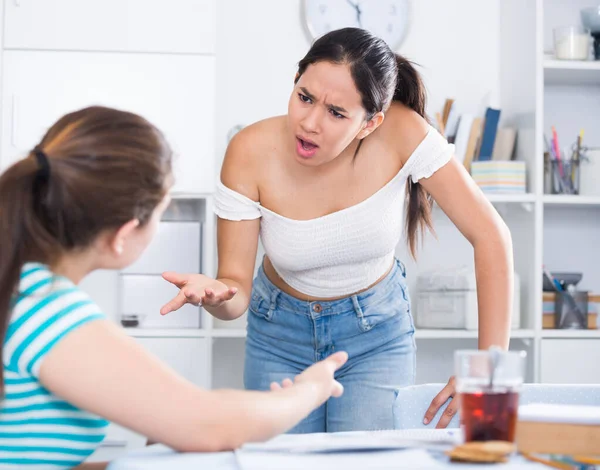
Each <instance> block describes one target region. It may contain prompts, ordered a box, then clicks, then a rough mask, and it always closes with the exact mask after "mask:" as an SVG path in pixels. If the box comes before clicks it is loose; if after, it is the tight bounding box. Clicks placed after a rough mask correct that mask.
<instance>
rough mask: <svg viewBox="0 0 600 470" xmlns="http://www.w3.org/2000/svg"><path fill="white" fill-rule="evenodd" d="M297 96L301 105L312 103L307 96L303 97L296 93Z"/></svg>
mask: <svg viewBox="0 0 600 470" xmlns="http://www.w3.org/2000/svg"><path fill="white" fill-rule="evenodd" d="M298 96H299V97H300V101H302V102H303V103H312V101H311V99H310V98H309V97H308V96H306V95H303V94H302V93H298Z"/></svg>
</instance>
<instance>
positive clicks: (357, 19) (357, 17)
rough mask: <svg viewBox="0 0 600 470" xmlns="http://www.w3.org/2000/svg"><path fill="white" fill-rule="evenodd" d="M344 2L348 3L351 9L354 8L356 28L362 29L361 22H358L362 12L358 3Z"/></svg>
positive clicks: (347, 0) (348, 0)
mask: <svg viewBox="0 0 600 470" xmlns="http://www.w3.org/2000/svg"><path fill="white" fill-rule="evenodd" d="M346 2H348V3H349V4H350V5H351V6H352V8H354V9H355V10H356V21H358V26H360V27H361V28H362V22H361V21H360V15H362V11H361V9H360V5H359V4H358V1H357V2H356V3H354V2H351V1H350V0H346Z"/></svg>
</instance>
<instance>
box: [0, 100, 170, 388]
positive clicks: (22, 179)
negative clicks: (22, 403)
mask: <svg viewBox="0 0 600 470" xmlns="http://www.w3.org/2000/svg"><path fill="white" fill-rule="evenodd" d="M170 184H171V149H170V147H169V146H168V144H167V143H166V141H165V140H164V138H163V136H162V134H161V133H160V132H159V131H158V130H157V129H156V128H155V127H154V126H152V124H150V123H149V122H148V121H146V120H145V119H143V118H142V117H140V116H137V115H135V114H132V113H127V112H124V111H118V110H114V109H110V108H103V107H91V108H86V109H83V110H80V111H77V112H74V113H70V114H67V115H66V116H64V117H62V118H61V119H60V120H59V121H58V122H57V123H55V124H54V125H53V126H52V127H51V128H50V129H49V130H48V132H47V133H46V135H45V136H44V137H43V139H42V141H41V142H40V144H39V145H38V146H37V147H36V148H35V149H34V150H33V151H32V152H31V153H30V154H29V155H28V156H27V157H26V158H24V159H22V160H20V161H18V162H17V163H15V164H14V165H12V166H11V167H10V168H8V169H7V170H6V172H4V174H2V175H0V340H1V341H2V344H4V340H5V337H6V331H7V328H8V325H9V323H10V317H11V310H12V306H13V304H14V302H16V301H17V300H18V296H19V292H18V284H19V278H20V274H21V268H22V266H23V264H24V263H26V262H28V261H37V262H41V263H44V264H48V265H52V264H53V263H55V262H56V261H58V260H59V258H60V257H61V255H63V254H65V253H67V252H70V251H72V250H78V249H85V248H87V247H89V246H90V245H91V244H92V243H93V242H94V241H95V240H96V239H97V237H98V236H99V235H100V234H101V233H103V232H104V231H107V230H112V229H118V228H119V227H121V226H122V225H123V224H125V223H127V222H128V221H130V220H132V219H138V220H139V222H140V225H141V226H143V225H144V224H146V223H147V222H148V221H149V220H150V217H151V215H152V213H153V212H154V209H155V208H156V206H157V205H158V204H159V203H160V202H161V201H162V199H163V198H164V196H165V194H166V192H167V191H168V190H169V186H170ZM3 350H4V348H2V352H0V360H2V359H3V357H2V354H3ZM3 389H4V378H3V375H2V376H0V390H3Z"/></svg>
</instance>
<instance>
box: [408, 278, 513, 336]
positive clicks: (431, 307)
mask: <svg viewBox="0 0 600 470" xmlns="http://www.w3.org/2000/svg"><path fill="white" fill-rule="evenodd" d="M519 285H520V282H519V277H518V275H517V274H516V273H515V289H514V292H515V294H514V303H513V308H512V328H513V329H516V328H519V327H520V326H521V322H520V318H521V314H520V295H519V293H520V288H519ZM415 324H416V326H417V327H418V328H448V329H467V330H476V329H477V327H478V317H477V286H476V282H475V273H474V272H473V270H471V269H467V268H461V269H456V270H443V271H432V272H428V273H423V274H421V275H419V277H418V278H417V305H416V315H415Z"/></svg>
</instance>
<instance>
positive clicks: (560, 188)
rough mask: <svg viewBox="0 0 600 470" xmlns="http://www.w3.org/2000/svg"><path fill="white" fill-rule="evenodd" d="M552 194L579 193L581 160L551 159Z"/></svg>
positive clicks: (548, 167)
mask: <svg viewBox="0 0 600 470" xmlns="http://www.w3.org/2000/svg"><path fill="white" fill-rule="evenodd" d="M546 168H547V169H548V170H549V171H550V175H551V176H550V183H551V189H552V191H551V193H552V194H579V179H580V160H573V159H571V160H564V159H563V160H560V161H559V160H550V162H549V166H547V167H546Z"/></svg>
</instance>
